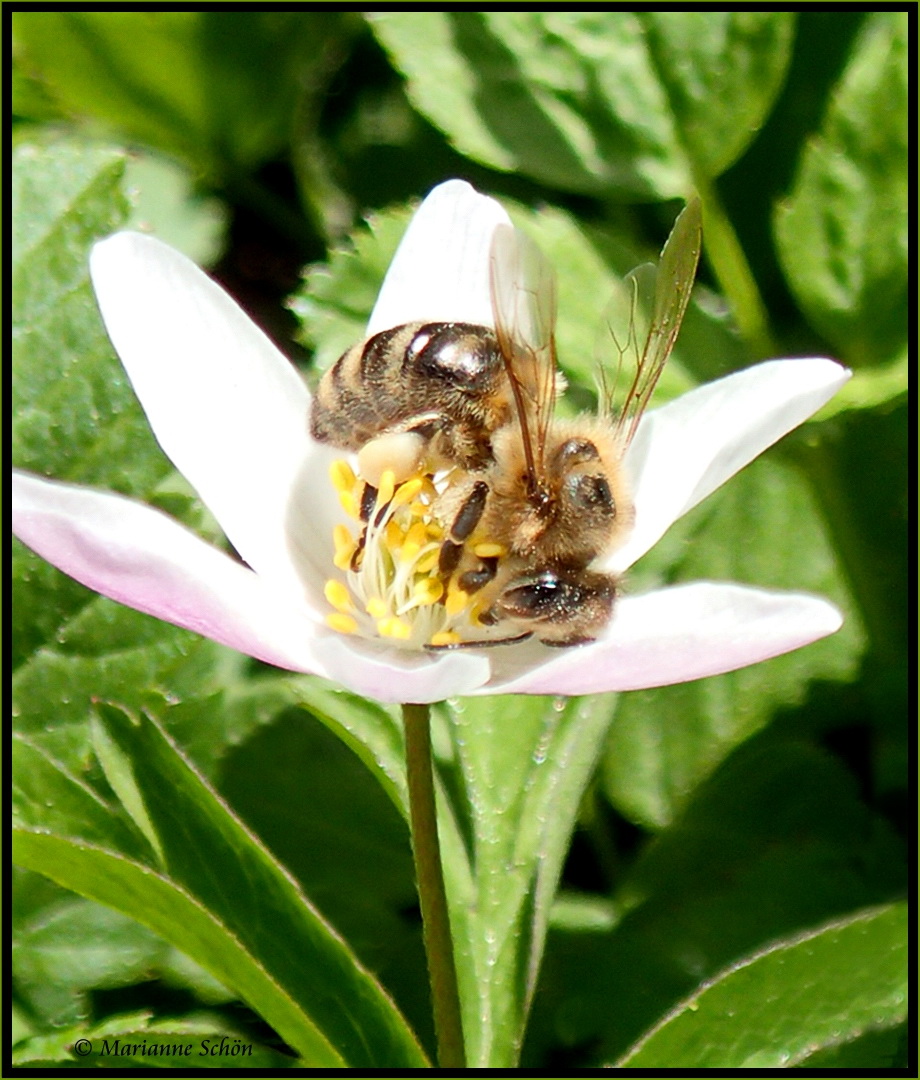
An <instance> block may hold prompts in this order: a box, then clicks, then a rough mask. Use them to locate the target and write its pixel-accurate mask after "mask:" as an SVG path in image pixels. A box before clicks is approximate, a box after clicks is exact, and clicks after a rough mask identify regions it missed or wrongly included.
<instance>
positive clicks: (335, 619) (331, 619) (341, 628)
mask: <svg viewBox="0 0 920 1080" xmlns="http://www.w3.org/2000/svg"><path fill="white" fill-rule="evenodd" d="M326 625H327V626H329V627H331V628H332V629H333V630H338V632H339V633H340V634H356V633H357V632H358V624H357V622H355V620H354V619H353V618H352V617H351V616H350V615H345V614H343V613H342V612H341V611H333V612H332V613H331V614H329V615H327V616H326Z"/></svg>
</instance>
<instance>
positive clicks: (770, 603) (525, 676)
mask: <svg viewBox="0 0 920 1080" xmlns="http://www.w3.org/2000/svg"><path fill="white" fill-rule="evenodd" d="M842 622H843V619H842V617H841V614H840V612H839V611H838V610H837V608H835V607H834V605H833V604H831V603H829V602H828V601H827V600H823V599H821V598H820V597H817V596H808V595H805V594H803V593H788V592H767V591H765V590H762V589H754V588H747V587H745V586H743V585H728V584H721V583H713V582H694V583H693V584H689V585H675V586H673V587H671V588H667V589H660V590H658V591H656V592H652V593H647V594H646V595H644V596H627V597H624V598H623V599H622V600H620V601H619V603H618V605H617V607H616V610H615V611H614V615H613V619H612V620H611V622H610V626H609V627H608V629H607V631H606V632H605V634H604V636H603V638H601V639H599V640H598V641H596V642H594V643H593V644H591V645H584V646H581V647H577V646H576V647H574V648H571V649H559V650H552V649H548V648H545V649H544V650H543V660H542V663H539V664H537V665H535V666H534V667H532V668H531V670H529V671H524V672H521V673H519V674H511V673H510V672H509V675H510V677H508V678H503V677H502V675H501V673H500V670H497V671H496V675H495V677H493V680H492V681H491V682H490V683H489V685H488V687H487V688H486V690H485V691H482V692H487V693H502V694H566V695H573V694H595V693H601V692H603V691H607V690H643V689H646V688H648V687H652V686H669V685H671V684H672V683H681V682H689V681H690V680H692V679H702V678H705V677H707V676H709V675H721V674H723V673H724V672H726V671H734V670H736V669H737V668H742V667H746V666H747V665H748V664H757V663H760V661H762V660H769V659H770V658H771V657H774V656H779V655H781V654H782V653H786V652H791V651H792V650H793V649H798V648H800V647H801V646H802V645H808V644H809V643H810V642H812V641H817V640H818V639H819V638H822V637H826V636H827V635H828V634H833V633H834V632H835V631H837V630H839V629H840V626H841V625H842Z"/></svg>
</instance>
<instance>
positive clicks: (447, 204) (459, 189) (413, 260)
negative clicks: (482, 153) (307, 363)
mask: <svg viewBox="0 0 920 1080" xmlns="http://www.w3.org/2000/svg"><path fill="white" fill-rule="evenodd" d="M509 220H510V219H509V218H508V215H507V214H506V213H505V211H504V209H503V208H502V207H501V205H500V204H499V203H497V202H496V201H495V200H494V199H490V198H488V196H486V195H480V194H479V193H478V192H477V191H475V190H474V189H473V188H472V187H470V185H469V184H467V183H466V181H464V180H448V181H447V182H446V183H444V184H440V185H438V187H436V188H435V189H434V190H433V191H432V192H431V193H430V194H429V195H428V197H427V198H426V199H425V201H424V202H423V203H422V205H421V206H420V207H419V208H418V210H417V211H416V213H415V216H414V217H413V218H412V220H411V221H410V222H409V227H408V228H407V229H406V232H405V234H404V236H403V238H402V240H401V241H400V244H399V248H398V249H397V251H396V254H395V255H394V256H393V261H392V262H391V263H390V268H389V270H388V271H387V275H386V278H385V279H384V282H383V285H382V287H381V289H380V293H379V295H378V297H377V303H376V304H375V306H374V310H373V312H372V313H371V317H370V322H369V323H368V325H367V333H368V337H370V336H371V335H373V334H378V333H380V331H382V330H389V329H390V328H391V327H393V326H400V325H401V324H402V323H408V322H416V321H418V320H424V321H426V322H467V323H474V324H477V325H480V326H492V325H493V318H492V300H491V295H490V292H489V253H490V250H491V245H492V234H493V233H494V231H495V228H496V226H497V225H500V224H503V223H507V222H508V221H509Z"/></svg>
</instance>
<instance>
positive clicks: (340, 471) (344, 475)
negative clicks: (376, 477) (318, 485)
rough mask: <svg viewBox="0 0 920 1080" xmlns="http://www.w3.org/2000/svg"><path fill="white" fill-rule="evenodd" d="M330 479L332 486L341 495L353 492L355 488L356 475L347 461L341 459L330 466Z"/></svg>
mask: <svg viewBox="0 0 920 1080" xmlns="http://www.w3.org/2000/svg"><path fill="white" fill-rule="evenodd" d="M329 479H330V480H331V481H332V486H333V487H334V488H335V490H336V491H338V492H339V493H340V494H341V492H343V491H352V490H353V488H354V486H355V474H354V471H353V470H352V467H351V466H350V465H349V464H348V462H347V461H344V460H343V459H342V458H339V459H338V461H333V463H332V464H331V465H330V466H329Z"/></svg>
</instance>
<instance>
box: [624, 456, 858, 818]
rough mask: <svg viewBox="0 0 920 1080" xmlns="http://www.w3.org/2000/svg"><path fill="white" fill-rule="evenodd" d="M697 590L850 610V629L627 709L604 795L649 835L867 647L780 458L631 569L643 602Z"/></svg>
mask: <svg viewBox="0 0 920 1080" xmlns="http://www.w3.org/2000/svg"><path fill="white" fill-rule="evenodd" d="M792 523H794V527H793V524H792ZM739 537H743V538H744V543H743V544H742V543H739V542H738V538H739ZM700 579H702V580H716V581H737V582H743V583H749V584H752V585H757V586H760V587H763V588H771V589H772V588H778V589H781V588H785V589H794V590H798V591H807V592H813V593H816V594H818V595H824V596H827V597H829V598H830V599H831V600H833V601H834V602H835V603H837V604H839V605H840V606H841V607H842V608H843V610H844V614H845V618H846V622H845V625H844V628H843V629H842V630H841V631H839V632H838V633H837V634H835V635H834V636H832V637H830V638H827V639H825V640H824V641H820V642H816V643H815V644H813V645H810V646H808V648H805V649H798V650H796V651H795V652H792V653H789V654H787V655H785V656H781V657H777V658H776V659H773V660H769V661H767V662H765V663H762V664H756V665H754V666H753V667H747V668H742V669H740V670H739V671H735V672H731V673H729V674H727V675H720V676H718V677H717V678H710V679H703V680H699V681H697V682H691V683H683V684H680V685H677V686H672V687H662V688H659V689H655V690H645V691H639V692H635V693H631V694H627V695H624V696H623V697H622V698H621V699H620V702H619V705H618V707H617V717H616V723H615V724H614V725H613V727H612V729H611V733H610V738H609V740H608V743H607V748H606V751H605V755H604V766H603V784H604V790H605V792H606V794H607V796H608V798H609V799H610V800H611V802H612V803H613V804H614V805H615V806H616V807H617V809H618V810H619V811H620V812H621V813H622V814H624V815H625V816H626V817H628V818H629V819H630V820H632V821H634V822H636V823H638V824H642V825H644V826H646V827H648V828H652V829H657V828H660V827H661V826H663V825H665V824H667V822H669V821H671V820H672V819H673V817H674V814H675V813H676V812H677V810H678V808H679V807H680V806H681V805H682V804H683V802H684V801H685V800H686V799H687V798H688V797H689V795H690V794H691V793H692V792H693V791H694V789H695V788H696V786H697V785H698V784H699V783H700V781H701V780H703V779H704V778H705V777H706V776H707V775H709V774H710V773H711V772H712V771H713V769H714V768H715V767H716V766H717V765H718V763H719V762H720V761H722V760H723V759H724V758H725V757H727V755H728V754H729V753H731V751H732V750H733V749H734V748H735V747H736V746H738V745H739V744H740V743H742V742H743V741H744V740H745V739H747V738H749V737H750V736H751V735H752V734H754V732H756V731H757V730H759V729H760V728H762V727H763V726H764V725H765V724H767V723H768V722H769V721H770V719H771V718H772V716H773V715H774V713H775V711H776V710H777V709H779V708H784V707H789V706H792V705H794V704H796V703H797V702H799V701H801V700H802V699H803V698H804V696H805V694H806V693H807V689H808V685H809V683H810V682H812V681H813V680H816V679H842V680H846V679H851V678H853V676H854V674H855V671H856V668H857V664H858V662H859V659H860V656H861V653H862V651H863V649H864V647H865V639H864V631H863V629H862V628H861V626H860V615H859V612H858V610H857V608H856V606H855V604H854V601H853V598H852V596H851V595H850V591H849V588H848V585H847V582H846V579H845V578H844V576H843V574H842V569H841V567H840V564H839V556H837V554H836V553H835V549H834V546H833V545H832V543H831V540H830V538H829V537H828V534H827V527H826V525H825V523H824V520H823V516H822V514H821V510H820V507H819V506H818V505H817V504H816V500H815V496H814V494H813V493H812V490H811V487H810V485H809V483H808V481H807V480H806V478H805V477H804V476H803V475H802V474H801V473H800V472H798V471H796V470H794V469H793V468H791V467H790V466H789V465H786V464H784V463H783V462H782V461H781V460H779V459H778V456H777V455H776V454H774V455H770V456H768V457H766V458H763V459H761V460H758V461H756V462H754V463H753V464H752V465H750V466H749V467H748V468H747V469H745V470H744V472H742V473H740V474H739V475H737V476H735V477H733V478H732V479H731V481H729V483H728V484H726V485H725V487H724V488H722V489H721V490H720V491H718V492H716V493H714V494H713V495H712V496H710V498H709V499H707V500H706V502H705V503H704V504H702V505H701V506H699V507H697V508H696V509H695V510H693V511H692V512H691V513H690V514H688V515H687V516H686V517H685V518H683V519H682V520H681V521H679V522H677V523H676V524H675V525H674V526H673V527H672V528H671V530H670V531H669V533H668V535H667V536H665V537H664V538H663V540H661V541H660V542H659V544H658V545H656V547H655V548H654V549H653V550H652V551H651V552H649V554H648V555H646V556H645V557H644V558H643V559H642V560H641V561H640V562H639V563H638V565H637V566H636V567H634V569H633V571H632V573H631V577H630V587H631V589H633V590H634V591H636V592H644V591H646V590H647V589H651V588H654V587H657V586H660V585H662V584H665V583H668V582H671V581H675V580H688V581H692V580H700Z"/></svg>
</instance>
